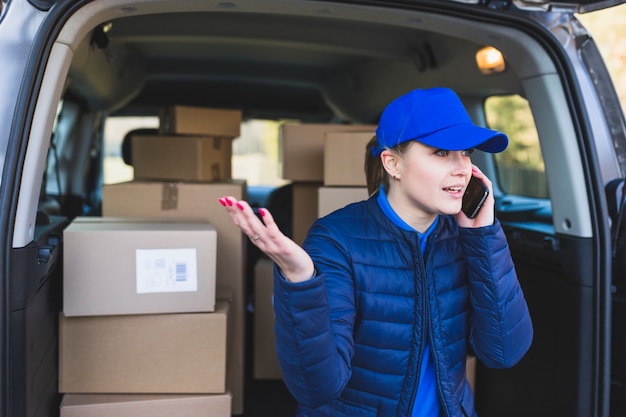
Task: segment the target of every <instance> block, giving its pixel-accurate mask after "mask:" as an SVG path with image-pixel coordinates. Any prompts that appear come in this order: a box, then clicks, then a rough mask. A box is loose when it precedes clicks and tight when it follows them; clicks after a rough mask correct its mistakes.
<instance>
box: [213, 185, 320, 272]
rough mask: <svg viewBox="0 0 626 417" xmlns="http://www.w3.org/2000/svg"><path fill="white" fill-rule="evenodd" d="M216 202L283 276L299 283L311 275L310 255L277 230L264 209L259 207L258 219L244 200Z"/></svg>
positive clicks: (222, 199) (228, 199)
mask: <svg viewBox="0 0 626 417" xmlns="http://www.w3.org/2000/svg"><path fill="white" fill-rule="evenodd" d="M218 201H219V203H220V204H221V205H222V206H224V208H226V211H227V212H228V214H229V215H230V217H231V219H232V220H233V222H234V223H235V224H236V225H237V227H239V229H241V231H242V232H243V233H244V234H246V235H247V236H248V238H249V239H250V240H251V241H252V243H253V244H254V245H255V246H256V247H258V248H259V249H260V250H261V251H262V252H263V253H265V254H266V255H267V256H268V257H269V258H270V259H271V260H272V261H274V263H276V265H277V266H278V268H279V269H280V271H281V272H282V274H283V275H284V276H285V278H287V279H288V280H289V281H292V282H301V281H306V280H308V279H310V278H312V277H313V274H314V272H315V269H314V266H313V260H312V259H311V257H310V256H309V254H308V253H306V252H305V251H304V249H302V247H300V246H299V245H298V244H297V243H296V242H294V241H293V240H291V239H289V238H288V237H287V236H285V235H284V234H283V233H282V232H281V231H280V229H279V228H278V226H277V225H276V223H275V222H274V218H273V217H272V214H271V213H270V212H269V211H268V210H267V209H264V208H261V209H259V214H260V215H261V217H262V219H263V222H261V221H260V220H259V218H258V217H257V216H256V214H254V211H253V210H252V208H251V207H250V205H249V204H248V203H247V202H246V201H244V200H237V199H236V198H235V197H232V196H224V197H221V198H219V199H218Z"/></svg>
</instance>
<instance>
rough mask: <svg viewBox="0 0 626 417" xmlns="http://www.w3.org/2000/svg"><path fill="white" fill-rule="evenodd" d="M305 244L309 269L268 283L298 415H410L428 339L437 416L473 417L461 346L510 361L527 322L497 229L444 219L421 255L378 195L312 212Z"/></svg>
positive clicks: (520, 348)
mask: <svg viewBox="0 0 626 417" xmlns="http://www.w3.org/2000/svg"><path fill="white" fill-rule="evenodd" d="M304 248H305V249H306V251H307V252H308V253H309V254H310V255H311V257H312V258H313V261H314V262H315V266H316V269H317V272H316V276H315V277H314V278H312V279H311V280H309V281H306V282H302V283H291V282H288V281H286V280H285V279H284V278H283V277H282V276H281V275H280V272H279V271H277V270H276V271H275V274H274V275H275V279H274V311H275V316H276V349H277V355H278V359H279V362H280V366H281V370H282V373H283V377H284V381H285V383H286V385H287V387H288V388H289V390H290V392H291V393H292V395H293V396H294V397H295V399H296V400H297V401H298V404H299V410H298V415H299V416H310V417H313V416H333V417H337V416H350V417H355V416H363V417H369V416H409V415H410V413H411V409H412V406H413V399H414V397H415V393H416V390H417V384H418V380H419V367H420V364H421V357H422V353H423V350H424V345H425V342H426V341H427V340H429V341H430V343H431V346H432V350H433V352H434V358H435V368H436V373H437V385H438V390H439V397H440V399H441V403H442V411H443V412H444V413H445V415H447V416H473V415H475V411H474V400H473V395H472V392H471V389H470V387H469V384H468V383H467V381H466V378H465V358H466V355H467V351H468V342H469V345H471V349H472V351H473V352H474V353H475V354H476V356H477V357H478V358H479V359H480V360H481V361H482V362H483V363H484V364H485V365H486V366H489V367H494V368H507V367H511V366H513V365H514V364H515V363H517V362H518V361H519V360H520V359H521V358H522V356H523V355H524V354H525V352H526V351H527V349H528V348H529V346H530V343H531V340H532V325H531V320H530V316H529V313H528V309H527V306H526V302H525V300H524V296H523V294H522V291H521V289H520V286H519V283H518V281H517V276H516V273H515V269H514V266H513V263H512V261H511V258H510V255H509V249H508V245H507V242H506V238H505V235H504V232H503V231H502V228H501V226H500V224H499V223H498V222H496V224H494V225H493V226H489V227H483V228H476V229H463V228H460V227H458V225H457V223H456V222H455V220H454V219H453V218H452V217H449V216H442V217H441V218H440V221H439V224H438V226H437V228H436V230H435V231H434V233H433V234H432V235H431V236H430V240H429V243H428V248H429V249H428V250H427V252H426V258H427V260H426V262H424V260H423V257H422V254H421V252H420V249H419V243H418V236H417V233H415V232H407V231H404V230H402V229H400V228H398V227H397V226H396V225H394V224H393V222H392V221H391V220H389V219H388V218H387V217H386V216H385V214H384V213H383V212H382V210H381V209H380V207H379V206H378V203H377V201H376V198H375V197H374V198H370V199H368V200H366V201H363V202H359V203H355V204H351V205H349V206H347V207H345V208H343V209H340V210H338V211H336V212H334V213H332V214H330V215H328V216H326V217H325V218H322V219H319V220H318V221H317V222H316V223H315V224H314V225H313V227H312V228H311V230H310V231H309V235H308V237H307V239H306V241H305V243H304Z"/></svg>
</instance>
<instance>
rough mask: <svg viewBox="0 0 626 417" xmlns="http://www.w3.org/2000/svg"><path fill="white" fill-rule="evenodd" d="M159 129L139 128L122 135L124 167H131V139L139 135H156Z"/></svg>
mask: <svg viewBox="0 0 626 417" xmlns="http://www.w3.org/2000/svg"><path fill="white" fill-rule="evenodd" d="M158 134H159V129H157V128H149V127H144V128H139V129H133V130H130V131H128V132H127V133H126V135H124V139H122V159H123V160H124V163H125V164H126V165H130V166H132V165H133V153H132V147H131V139H132V137H133V136H139V135H158Z"/></svg>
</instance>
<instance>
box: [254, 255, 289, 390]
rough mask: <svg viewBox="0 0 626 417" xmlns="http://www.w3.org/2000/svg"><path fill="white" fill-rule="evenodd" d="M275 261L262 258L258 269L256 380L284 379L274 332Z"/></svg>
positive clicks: (256, 283) (256, 273)
mask: <svg viewBox="0 0 626 417" xmlns="http://www.w3.org/2000/svg"><path fill="white" fill-rule="evenodd" d="M273 297H274V262H272V261H271V260H270V259H268V258H265V257H262V258H260V259H259V260H258V261H257V263H256V265H255V267H254V372H253V375H254V378H255V379H282V377H283V376H282V372H281V371H280V366H279V365H278V357H277V356H276V333H275V332H274V305H273V302H272V300H273Z"/></svg>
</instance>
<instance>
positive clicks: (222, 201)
mask: <svg viewBox="0 0 626 417" xmlns="http://www.w3.org/2000/svg"><path fill="white" fill-rule="evenodd" d="M217 201H219V202H220V204H221V205H223V206H224V207H226V201H224V199H223V198H218V199H217Z"/></svg>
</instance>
